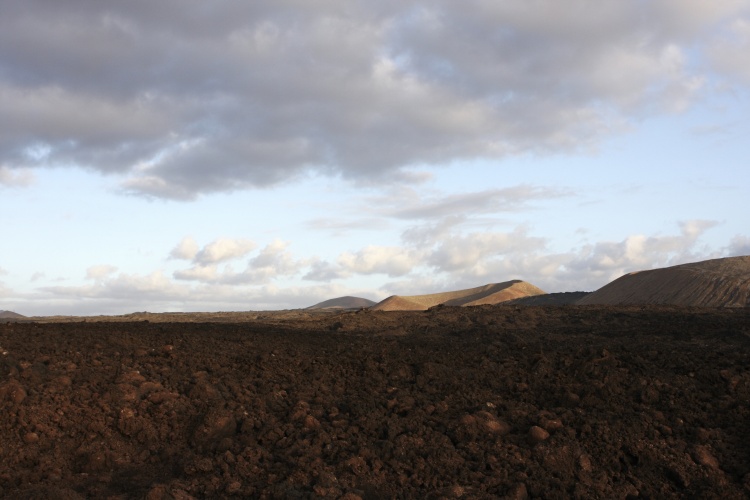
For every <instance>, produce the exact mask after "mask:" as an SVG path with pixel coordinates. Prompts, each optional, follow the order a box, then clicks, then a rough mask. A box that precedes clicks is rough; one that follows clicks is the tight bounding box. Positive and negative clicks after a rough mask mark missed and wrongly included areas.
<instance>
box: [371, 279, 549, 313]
mask: <svg viewBox="0 0 750 500" xmlns="http://www.w3.org/2000/svg"><path fill="white" fill-rule="evenodd" d="M544 293H545V292H544V290H542V289H540V288H537V287H535V286H534V285H532V284H531V283H526V282H525V281H521V280H512V281H505V282H503V283H490V284H488V285H484V286H480V287H476V288H468V289H465V290H455V291H451V292H442V293H432V294H427V295H392V296H390V297H388V298H387V299H385V300H383V301H381V302H379V303H377V304H375V305H374V306H372V308H371V309H372V310H375V311H425V310H427V309H429V308H430V307H434V306H437V305H440V304H443V305H446V306H478V305H483V304H500V303H501V302H506V301H508V300H513V299H518V298H521V297H529V296H532V295H541V294H544Z"/></svg>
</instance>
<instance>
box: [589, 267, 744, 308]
mask: <svg viewBox="0 0 750 500" xmlns="http://www.w3.org/2000/svg"><path fill="white" fill-rule="evenodd" d="M578 304H582V305H586V304H603V305H626V304H671V305H678V306H698V307H748V306H750V256H745V257H728V258H724V259H712V260H705V261H701V262H694V263H690V264H682V265H679V266H672V267H664V268H660V269H653V270H650V271H639V272H634V273H630V274H626V275H625V276H622V277H620V278H618V279H616V280H614V281H613V282H611V283H609V284H608V285H605V286H603V287H602V288H600V289H599V290H597V291H595V292H593V293H591V294H589V295H587V296H586V297H584V298H582V299H581V300H579V301H578Z"/></svg>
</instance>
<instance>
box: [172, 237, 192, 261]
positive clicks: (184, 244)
mask: <svg viewBox="0 0 750 500" xmlns="http://www.w3.org/2000/svg"><path fill="white" fill-rule="evenodd" d="M199 250H200V248H199V247H198V243H196V242H195V240H194V239H193V238H192V237H190V236H187V237H185V238H183V239H182V241H180V242H179V243H178V244H177V246H176V247H174V248H173V249H172V251H171V252H170V253H169V258H170V259H178V260H193V259H194V258H195V256H196V255H198V251H199Z"/></svg>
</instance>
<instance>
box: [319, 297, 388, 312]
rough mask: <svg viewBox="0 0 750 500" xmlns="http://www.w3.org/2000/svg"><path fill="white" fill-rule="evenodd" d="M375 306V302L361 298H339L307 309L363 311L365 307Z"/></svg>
mask: <svg viewBox="0 0 750 500" xmlns="http://www.w3.org/2000/svg"><path fill="white" fill-rule="evenodd" d="M373 305H375V302H374V301H372V300H368V299H363V298H361V297H349V296H347V297H338V298H335V299H330V300H325V301H323V302H321V303H319V304H315V305H314V306H310V307H307V308H306V309H344V310H348V309H362V308H363V307H365V308H367V307H371V306H373Z"/></svg>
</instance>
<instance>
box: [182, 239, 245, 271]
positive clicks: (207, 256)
mask: <svg viewBox="0 0 750 500" xmlns="http://www.w3.org/2000/svg"><path fill="white" fill-rule="evenodd" d="M183 245H186V246H187V248H184V247H182V246H183ZM256 247H257V245H256V244H255V243H254V242H252V241H250V240H245V239H231V238H219V239H217V240H216V241H213V242H211V243H209V244H208V245H206V246H205V247H203V248H202V249H201V250H200V251H199V252H198V253H196V254H195V256H194V257H193V261H194V262H195V263H196V264H199V265H207V264H216V263H219V262H226V261H228V260H233V259H238V258H240V257H244V256H245V255H247V254H248V253H250V252H251V251H253V250H254V249H255V248H256ZM178 248H181V250H184V251H186V252H187V253H189V252H190V250H191V249H192V247H191V243H190V241H187V242H186V241H185V240H183V241H182V243H180V247H178ZM175 250H177V249H175ZM173 252H174V250H173Z"/></svg>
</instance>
